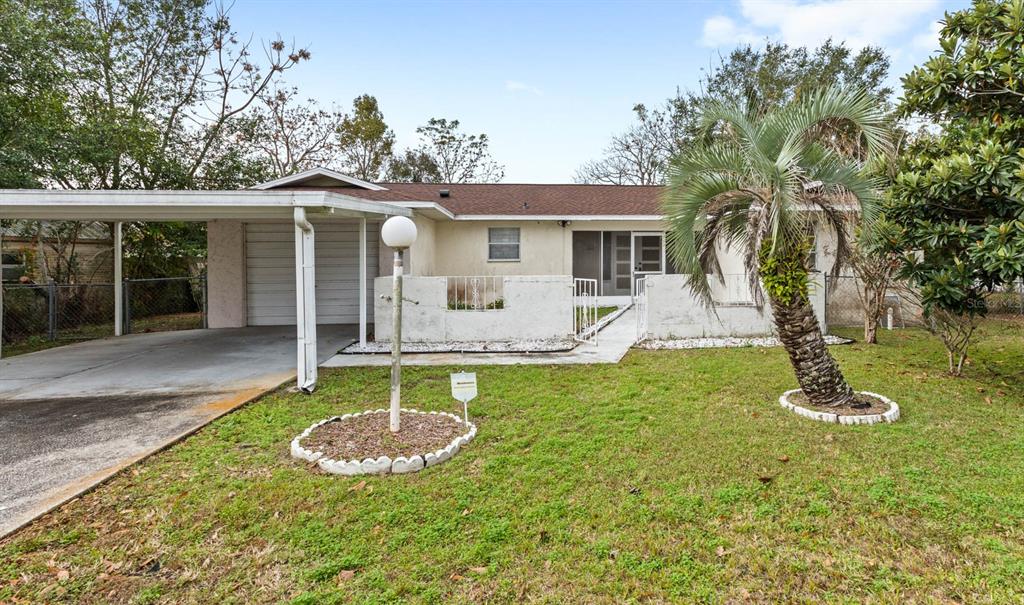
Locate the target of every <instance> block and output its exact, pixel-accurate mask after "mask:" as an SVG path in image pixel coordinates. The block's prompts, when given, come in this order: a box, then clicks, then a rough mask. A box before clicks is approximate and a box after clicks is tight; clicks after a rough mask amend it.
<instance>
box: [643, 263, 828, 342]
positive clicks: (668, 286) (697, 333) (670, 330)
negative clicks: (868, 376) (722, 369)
mask: <svg viewBox="0 0 1024 605" xmlns="http://www.w3.org/2000/svg"><path fill="white" fill-rule="evenodd" d="M810 277H811V282H812V287H811V306H813V307H814V314H815V315H816V316H817V318H818V322H819V324H821V327H822V330H823V331H827V326H826V325H825V286H824V283H825V281H824V279H823V277H822V275H821V274H820V273H812V274H811V276H810ZM646 313H647V336H648V337H649V338H654V339H659V340H660V339H673V338H702V337H719V336H740V337H742V336H764V335H767V334H771V333H772V332H773V331H774V327H773V325H772V316H771V310H770V309H769V308H768V306H767V304H766V305H765V306H764V308H763V309H762V310H760V311H759V310H758V309H757V307H754V306H752V305H730V304H717V305H716V307H715V311H714V312H712V311H711V310H710V309H708V308H707V307H705V306H704V305H703V304H702V303H701V302H700V300H699V299H698V298H697V297H696V296H695V295H694V294H693V292H692V290H690V287H689V286H688V285H686V276H684V275H652V276H650V277H648V278H647V309H646Z"/></svg>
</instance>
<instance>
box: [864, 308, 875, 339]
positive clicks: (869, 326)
mask: <svg viewBox="0 0 1024 605" xmlns="http://www.w3.org/2000/svg"><path fill="white" fill-rule="evenodd" d="M869 315H870V316H868V315H865V316H864V342H866V343H868V344H871V345H875V344H878V321H877V319H876V318H875V316H874V314H873V313H871V314H869Z"/></svg>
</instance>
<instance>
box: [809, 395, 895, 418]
mask: <svg viewBox="0 0 1024 605" xmlns="http://www.w3.org/2000/svg"><path fill="white" fill-rule="evenodd" d="M853 400H854V402H855V403H854V405H858V404H860V405H861V406H863V407H853V406H848V405H843V406H839V407H834V408H833V407H822V406H817V405H814V404H813V403H811V401H810V399H808V398H807V395H804V392H803V391H798V392H796V393H793V394H792V395H790V396H789V401H790V403H794V404H796V405H798V406H800V407H802V408H807V409H808V410H814V411H815V412H825V413H828V414H837V415H839V416H865V415H868V414H884V413H886V412H888V411H889V404H888V403H885V402H884V401H882V400H881V399H878V398H877V397H872V396H871V395H865V394H863V393H854V394H853Z"/></svg>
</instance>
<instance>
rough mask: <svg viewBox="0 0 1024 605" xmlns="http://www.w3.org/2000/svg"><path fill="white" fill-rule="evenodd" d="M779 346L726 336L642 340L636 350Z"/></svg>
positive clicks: (836, 341) (770, 339)
mask: <svg viewBox="0 0 1024 605" xmlns="http://www.w3.org/2000/svg"><path fill="white" fill-rule="evenodd" d="M825 342H826V343H827V344H830V345H844V344H848V343H851V342H853V341H852V340H850V339H848V338H840V337H838V336H832V335H831V334H828V335H826V336H825ZM778 346H781V343H780V342H779V339H778V338H775V337H774V336H756V337H751V338H738V337H734V336H726V337H721V338H678V339H674V340H643V341H640V342H638V343H637V344H636V347H637V348H638V349H650V350H674V349H719V348H728V347H778Z"/></svg>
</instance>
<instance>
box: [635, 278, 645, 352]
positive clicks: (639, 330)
mask: <svg viewBox="0 0 1024 605" xmlns="http://www.w3.org/2000/svg"><path fill="white" fill-rule="evenodd" d="M634 292H635V293H634V294H633V308H634V309H635V310H636V339H637V340H638V341H640V340H643V339H645V338H647V278H646V277H644V278H642V279H638V280H636V284H635V288H634Z"/></svg>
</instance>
